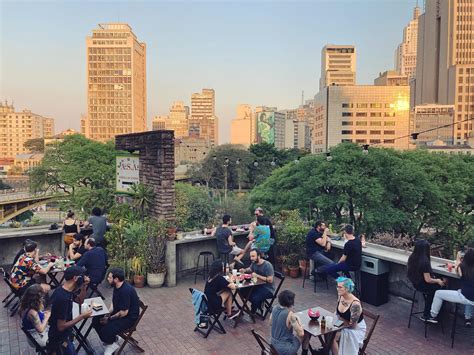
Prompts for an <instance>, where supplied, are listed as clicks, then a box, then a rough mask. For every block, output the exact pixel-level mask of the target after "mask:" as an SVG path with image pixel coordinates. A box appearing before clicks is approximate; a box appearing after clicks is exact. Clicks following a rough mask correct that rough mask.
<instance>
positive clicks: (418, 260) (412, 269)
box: [407, 239, 432, 285]
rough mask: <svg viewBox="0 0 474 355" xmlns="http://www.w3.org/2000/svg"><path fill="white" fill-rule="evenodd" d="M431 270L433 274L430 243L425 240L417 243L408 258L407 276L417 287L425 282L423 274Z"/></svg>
mask: <svg viewBox="0 0 474 355" xmlns="http://www.w3.org/2000/svg"><path fill="white" fill-rule="evenodd" d="M425 270H429V272H430V273H431V271H432V270H431V261H430V243H428V241H426V240H424V239H420V240H417V241H416V242H415V248H414V249H413V253H411V255H410V257H409V258H408V265H407V276H408V279H409V280H410V281H411V282H412V283H413V284H414V285H417V284H419V283H420V282H421V281H423V273H424V272H426V271H425Z"/></svg>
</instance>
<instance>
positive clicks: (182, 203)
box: [175, 182, 215, 231]
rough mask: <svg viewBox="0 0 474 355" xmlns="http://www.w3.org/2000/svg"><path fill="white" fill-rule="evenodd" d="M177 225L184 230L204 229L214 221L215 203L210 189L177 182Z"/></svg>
mask: <svg viewBox="0 0 474 355" xmlns="http://www.w3.org/2000/svg"><path fill="white" fill-rule="evenodd" d="M175 189H176V226H177V227H178V228H180V229H181V230H183V231H191V230H196V229H202V228H204V227H205V226H207V225H208V224H209V223H212V222H213V219H214V214H215V204H214V202H213V200H212V198H211V197H210V196H209V193H208V191H206V189H204V188H202V187H198V186H193V185H190V184H186V183H179V182H178V183H176V185H175Z"/></svg>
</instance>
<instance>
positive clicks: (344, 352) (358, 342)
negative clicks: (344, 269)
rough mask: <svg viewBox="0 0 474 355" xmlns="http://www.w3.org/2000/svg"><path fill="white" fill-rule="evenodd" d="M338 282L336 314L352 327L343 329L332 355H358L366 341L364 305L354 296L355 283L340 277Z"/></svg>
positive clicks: (335, 342) (334, 345)
mask: <svg viewBox="0 0 474 355" xmlns="http://www.w3.org/2000/svg"><path fill="white" fill-rule="evenodd" d="M336 282H337V295H338V296H339V299H338V301H337V307H336V314H337V315H338V316H339V317H340V318H342V319H343V320H344V321H347V322H349V325H350V327H348V328H344V329H342V330H341V331H340V332H339V333H338V337H339V344H338V342H337V339H335V340H334V342H333V344H332V353H333V354H341V355H357V354H358V353H359V349H360V348H361V347H362V344H363V343H364V339H365V332H366V328H367V327H366V324H365V321H364V316H363V314H362V305H361V303H360V301H359V299H358V298H357V297H356V296H354V295H353V294H352V292H354V282H353V281H352V280H351V279H348V278H347V277H339V278H337V279H336Z"/></svg>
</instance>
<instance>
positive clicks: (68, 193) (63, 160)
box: [29, 134, 116, 213]
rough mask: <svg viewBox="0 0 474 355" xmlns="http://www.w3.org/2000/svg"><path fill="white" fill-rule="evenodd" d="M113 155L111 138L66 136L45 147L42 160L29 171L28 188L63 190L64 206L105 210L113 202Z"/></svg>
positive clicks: (87, 210) (35, 189) (114, 152)
mask: <svg viewBox="0 0 474 355" xmlns="http://www.w3.org/2000/svg"><path fill="white" fill-rule="evenodd" d="M115 155H116V151H115V148H114V145H113V143H112V142H109V143H105V144H104V143H100V142H95V141H92V140H89V139H87V138H85V137H83V136H81V135H78V134H76V135H71V136H67V137H65V139H64V141H62V142H61V143H58V144H55V145H53V146H51V148H49V149H47V151H46V152H45V156H44V158H43V161H42V163H41V164H40V165H39V166H38V167H36V168H34V169H32V171H31V172H30V173H29V175H30V178H31V186H32V189H33V191H53V192H60V193H63V194H64V201H63V202H62V204H63V206H67V207H68V208H74V209H76V210H85V211H86V213H88V212H89V211H90V210H91V209H92V207H93V206H100V207H101V208H104V209H106V210H107V209H108V208H110V207H111V206H112V204H113V202H114V192H115Z"/></svg>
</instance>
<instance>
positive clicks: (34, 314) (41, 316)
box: [20, 284, 51, 347]
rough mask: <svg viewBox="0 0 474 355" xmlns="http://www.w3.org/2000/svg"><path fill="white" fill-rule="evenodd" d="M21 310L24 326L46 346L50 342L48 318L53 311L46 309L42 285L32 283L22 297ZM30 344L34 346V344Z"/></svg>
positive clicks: (39, 342)
mask: <svg viewBox="0 0 474 355" xmlns="http://www.w3.org/2000/svg"><path fill="white" fill-rule="evenodd" d="M20 312H21V314H22V321H21V322H22V325H23V327H24V328H25V329H26V330H27V331H28V332H29V333H30V334H31V335H32V336H33V338H34V339H35V340H36V342H37V343H38V344H39V345H40V346H41V347H45V346H46V343H47V342H48V329H49V326H48V320H49V317H50V316H51V312H49V311H45V310H44V292H43V288H42V287H41V285H38V284H36V285H31V286H30V287H28V288H27V289H26V291H25V294H24V295H23V297H22V298H21V304H20ZM30 345H31V346H32V347H34V346H35V345H34V344H31V343H30Z"/></svg>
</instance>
